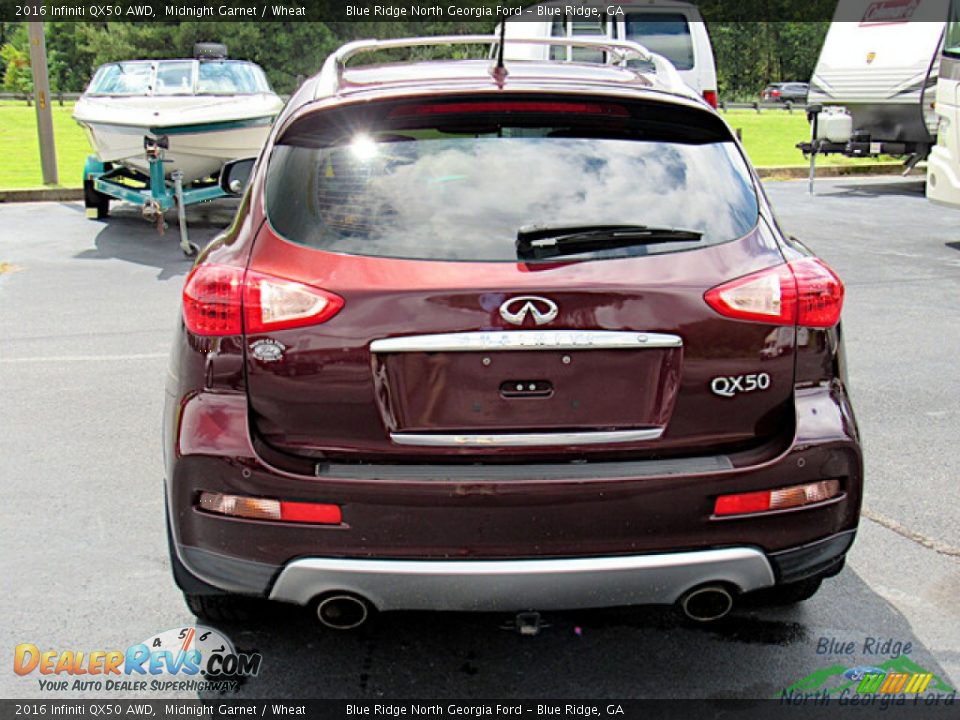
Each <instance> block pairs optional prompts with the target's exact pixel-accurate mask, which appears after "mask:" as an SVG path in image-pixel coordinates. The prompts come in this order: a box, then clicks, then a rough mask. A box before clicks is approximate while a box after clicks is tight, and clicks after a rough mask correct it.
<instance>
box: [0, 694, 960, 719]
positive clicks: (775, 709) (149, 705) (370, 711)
mask: <svg viewBox="0 0 960 720" xmlns="http://www.w3.org/2000/svg"><path fill="white" fill-rule="evenodd" d="M958 713H960V705H958V700H957V698H956V695H955V694H953V695H951V696H947V697H946V698H943V697H937V698H934V697H918V698H914V697H913V696H897V695H892V696H883V695H874V696H852V697H849V698H846V699H844V698H840V699H835V700H829V701H828V700H825V699H823V698H820V697H816V696H814V697H810V698H806V699H804V700H802V701H799V700H797V699H790V700H787V699H781V700H376V701H373V700H306V701H297V700H262V699H261V700H238V699H230V698H223V699H214V700H114V699H103V700H69V699H54V700H0V717H3V718H4V719H7V718H44V719H45V720H46V718H137V717H138V718H149V719H150V720H182V719H183V718H266V719H267V720H276V719H278V718H303V719H306V720H314V719H316V720H319V719H321V718H322V719H324V720H327V719H329V718H377V719H381V720H382V719H384V718H388V719H391V720H392V719H395V718H404V719H408V718H424V717H426V718H445V719H447V720H464V719H471V720H472V719H474V718H565V719H568V720H579V719H581V718H604V719H606V720H615V719H619V718H622V719H624V720H688V719H689V718H703V719H706V718H724V719H730V720H740V719H744V720H769V719H770V718H797V719H798V720H819V719H820V718H858V719H859V718H874V717H881V718H886V719H887V720H900V719H902V718H910V719H911V720H940V718H943V719H944V720H946V718H956V717H957V716H958Z"/></svg>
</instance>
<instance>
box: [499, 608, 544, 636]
mask: <svg viewBox="0 0 960 720" xmlns="http://www.w3.org/2000/svg"><path fill="white" fill-rule="evenodd" d="M548 627H550V624H549V623H545V622H543V619H542V618H541V617H540V613H538V612H535V611H532V610H531V611H529V612H521V613H517V616H516V617H515V618H514V619H513V622H507V623H506V624H504V625H502V626H501V629H503V630H515V631H517V633H519V634H520V635H523V636H525V637H533V636H534V635H539V634H540V630H541V629H543V628H548Z"/></svg>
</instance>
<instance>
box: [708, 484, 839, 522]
mask: <svg viewBox="0 0 960 720" xmlns="http://www.w3.org/2000/svg"><path fill="white" fill-rule="evenodd" d="M839 494H840V481H839V480H821V481H819V482H815V483H807V484H806V485H793V486H791V487H785V488H779V489H777V490H761V491H760V492H748V493H738V494H736V495H721V496H720V497H718V498H717V500H716V503H715V504H714V506H713V514H714V515H748V514H750V513H762V512H769V511H771V510H786V509H787V508H795V507H803V506H804V505H812V504H814V503H819V502H823V501H824V500H829V499H830V498H834V497H836V496H837V495H839Z"/></svg>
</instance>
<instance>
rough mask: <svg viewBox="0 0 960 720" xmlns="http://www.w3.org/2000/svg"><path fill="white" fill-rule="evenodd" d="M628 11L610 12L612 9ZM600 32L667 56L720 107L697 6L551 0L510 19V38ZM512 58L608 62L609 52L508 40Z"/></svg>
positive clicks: (663, 1) (665, 0) (664, 0)
mask: <svg viewBox="0 0 960 720" xmlns="http://www.w3.org/2000/svg"><path fill="white" fill-rule="evenodd" d="M618 8H620V9H622V12H619V13H616V14H608V12H607V11H608V9H610V10H615V9H618ZM564 36H576V37H595V38H615V39H620V40H622V39H626V40H632V41H634V42H638V43H640V44H641V45H643V46H645V47H646V48H647V49H648V50H650V51H651V52H655V53H657V54H658V55H663V56H664V57H665V58H667V59H668V60H669V61H670V62H672V63H673V65H674V67H676V68H677V71H678V72H679V73H680V77H682V78H683V80H684V82H686V83H687V85H689V86H690V87H692V88H693V89H694V90H696V91H697V93H698V94H700V95H702V96H703V98H704V99H705V100H706V101H707V102H708V103H710V104H711V105H712V106H713V107H716V106H717V70H716V65H715V64H714V60H713V48H712V47H711V45H710V36H709V35H708V34H707V28H706V26H705V25H704V22H703V18H702V17H701V15H700V11H699V10H697V8H696V6H695V5H692V4H691V3H687V2H674V1H671V0H653V1H652V2H644V3H640V2H633V3H622V4H620V5H611V4H609V3H608V2H605V1H604V2H596V1H589V2H576V1H575V0H549V1H548V2H543V3H539V4H537V5H531V6H530V7H528V8H526V9H525V10H524V11H523V13H522V14H520V15H518V16H516V17H513V18H511V19H509V20H507V27H506V38H507V40H508V41H509V40H520V39H523V38H545V37H564ZM504 57H505V59H507V60H548V59H549V60H561V61H563V60H566V61H577V62H591V61H592V62H603V61H604V60H605V58H604V53H602V52H601V51H598V50H591V49H588V48H570V47H558V46H553V47H548V46H546V45H523V44H520V43H516V42H514V43H511V42H507V43H506V46H505V49H504Z"/></svg>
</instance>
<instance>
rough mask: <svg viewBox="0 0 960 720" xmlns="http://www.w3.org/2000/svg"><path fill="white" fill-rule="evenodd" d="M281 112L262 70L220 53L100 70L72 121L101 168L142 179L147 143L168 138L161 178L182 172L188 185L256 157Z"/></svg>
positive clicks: (108, 66)
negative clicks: (230, 163) (117, 167)
mask: <svg viewBox="0 0 960 720" xmlns="http://www.w3.org/2000/svg"><path fill="white" fill-rule="evenodd" d="M219 47H222V46H219ZM282 107H283V101H282V100H281V99H280V98H279V97H278V96H277V95H276V93H274V92H273V90H271V89H270V84H269V83H268V82H267V78H266V76H265V75H264V72H263V70H262V68H260V66H259V65H256V64H254V63H250V62H245V61H240V60H227V59H226V58H225V49H224V53H223V54H218V55H217V56H215V57H213V58H210V57H202V58H200V59H183V60H132V61H129V62H116V63H108V64H106V65H103V66H101V67H100V68H98V69H97V72H96V73H95V74H94V76H93V79H92V80H91V81H90V85H89V86H88V87H87V89H86V91H85V92H84V94H83V95H82V96H81V97H80V99H79V100H78V101H77V105H76V107H75V109H74V112H73V117H74V119H75V120H76V121H77V122H78V123H79V124H80V125H81V126H82V127H83V128H84V130H86V133H87V136H88V138H89V140H90V145H91V146H92V147H93V150H94V152H95V153H96V155H97V157H98V158H99V160H100V161H101V162H104V163H112V164H114V165H122V166H124V167H126V168H128V169H130V170H133V171H135V172H138V173H141V174H143V175H149V172H150V170H149V162H148V160H147V156H146V153H145V151H144V137H151V138H157V137H160V136H166V138H167V141H168V143H169V147H168V149H167V150H166V151H165V152H164V163H163V167H164V173H165V175H166V177H168V178H169V177H170V175H171V173H172V172H173V171H175V170H181V171H182V172H183V182H184V183H185V184H186V183H190V182H193V181H195V180H200V179H203V178H207V177H210V176H211V175H215V174H216V173H217V172H219V170H220V168H221V167H222V166H223V164H224V163H225V162H227V161H229V160H235V159H237V158H245V157H251V156H254V155H256V154H257V153H259V152H260V148H261V146H262V145H263V142H264V141H265V140H266V138H267V134H268V133H269V131H270V125H271V123H272V122H273V119H274V118H275V117H276V116H277V114H278V113H279V112H280V110H281V108H282Z"/></svg>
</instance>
